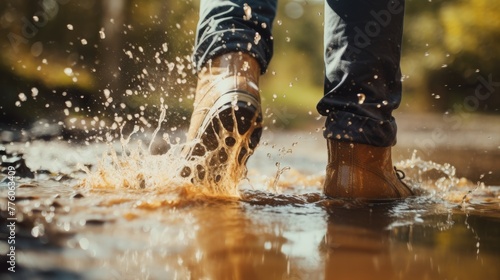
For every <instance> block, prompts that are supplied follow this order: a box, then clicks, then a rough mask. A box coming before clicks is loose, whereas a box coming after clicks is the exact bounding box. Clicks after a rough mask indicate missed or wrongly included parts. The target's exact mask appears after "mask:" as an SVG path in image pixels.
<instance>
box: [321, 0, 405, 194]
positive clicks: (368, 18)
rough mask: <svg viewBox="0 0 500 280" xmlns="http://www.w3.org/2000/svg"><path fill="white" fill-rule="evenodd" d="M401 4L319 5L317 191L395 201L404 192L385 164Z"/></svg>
mask: <svg viewBox="0 0 500 280" xmlns="http://www.w3.org/2000/svg"><path fill="white" fill-rule="evenodd" d="M403 15H404V0H373V1H366V0H327V1H326V5H325V88H324V91H325V95H324V97H323V98H322V99H321V100H320V102H319V103H318V106H317V109H318V111H319V112H320V114H322V115H324V116H326V117H327V118H326V124H325V128H326V129H325V132H324V136H325V138H326V139H327V141H328V149H329V160H328V161H329V163H328V166H327V174H326V180H325V193H326V194H327V195H329V196H333V197H348V198H374V199H376V198H397V197H405V196H408V195H410V194H411V191H410V190H409V189H408V188H407V187H406V186H405V185H404V184H403V183H402V182H401V181H400V180H399V177H398V174H396V173H395V171H394V170H393V167H392V160H391V153H390V146H392V145H394V144H395V143H396V130H397V129H396V122H395V120H394V118H393V116H392V111H393V110H394V109H396V108H397V107H398V106H399V103H400V101H401V71H400V66H399V62H400V54H401V41H402V30H403Z"/></svg>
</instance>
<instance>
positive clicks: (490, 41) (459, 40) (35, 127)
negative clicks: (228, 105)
mask: <svg viewBox="0 0 500 280" xmlns="http://www.w3.org/2000/svg"><path fill="white" fill-rule="evenodd" d="M198 6H199V1H190V0H183V1H165V0H147V1H145V0H99V1H98V0H86V1H76V0H39V1H28V0H3V1H1V2H0V32H1V33H0V45H1V48H2V52H1V53H0V56H1V59H0V100H1V101H0V112H1V113H0V126H1V129H2V130H3V131H7V130H9V131H11V130H20V129H30V131H31V133H32V134H34V135H36V133H39V134H40V137H51V135H57V134H61V132H62V133H63V134H65V135H66V134H67V135H78V133H80V134H82V135H87V136H88V135H95V139H96V140H105V138H106V136H105V134H103V132H101V129H102V128H106V129H108V130H115V131H119V128H120V126H121V125H122V124H123V123H124V122H127V123H128V124H135V125H137V126H140V127H141V128H143V129H146V128H154V127H155V126H156V125H157V121H158V116H159V113H160V107H161V106H165V107H166V108H167V117H166V120H165V123H166V125H164V126H165V127H166V128H167V129H168V130H170V131H177V130H178V129H179V130H182V128H185V127H186V126H187V125H188V121H189V116H190V112H191V110H192V104H191V103H192V100H193V93H194V89H193V88H194V85H195V84H194V83H195V75H194V73H193V68H192V65H191V53H192V49H193V44H194V37H195V32H196V23H197V20H198ZM499 15H500V2H499V1H498V0H467V1H465V0H464V1H462V0H432V1H431V0H429V1H420V0H407V1H406V21H405V32H404V45H403V59H402V69H403V74H404V77H403V78H404V99H403V103H402V104H401V108H400V110H399V112H402V113H405V112H411V113H430V112H432V113H438V114H444V115H443V116H444V117H442V118H441V120H442V119H443V118H444V120H445V121H446V120H447V116H448V117H449V118H448V124H449V125H452V126H453V125H455V126H457V125H459V124H461V122H460V123H459V119H453V116H455V117H457V116H458V117H459V118H462V117H461V116H462V115H463V114H479V113H480V114H490V115H494V114H498V113H499V109H500V95H499V94H498V92H495V91H498V90H499V86H500V48H499V47H498V45H497V42H499V40H500V16H499ZM322 25H323V1H317V0H316V1H302V0H288V1H286V0H282V1H279V11H278V15H277V18H276V21H275V24H274V41H275V56H274V60H273V61H272V63H271V65H270V68H269V72H268V73H267V75H265V77H264V78H263V82H262V87H261V89H262V93H263V97H264V104H263V106H264V108H265V109H266V116H265V117H266V122H267V125H268V126H270V127H276V128H299V127H303V126H307V125H310V123H311V122H316V123H318V126H320V125H321V123H322V120H319V118H318V113H317V112H316V110H315V105H316V102H317V101H318V99H319V98H320V96H321V95H322V85H323V58H322V56H323V52H322V36H323V35H322V32H323V27H322ZM161 104H163V105H161ZM463 119H465V118H463ZM454 120H455V121H454ZM9 137H10V138H9ZM16 137H17V136H16V135H15V134H9V135H7V134H5V133H4V134H3V140H4V141H7V140H15V138H16ZM108 137H109V135H108Z"/></svg>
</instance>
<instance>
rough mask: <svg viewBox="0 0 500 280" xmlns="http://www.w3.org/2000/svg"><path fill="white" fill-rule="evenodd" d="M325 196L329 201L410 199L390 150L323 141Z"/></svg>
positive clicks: (402, 175)
mask: <svg viewBox="0 0 500 280" xmlns="http://www.w3.org/2000/svg"><path fill="white" fill-rule="evenodd" d="M327 145H328V165H327V166H326V177H325V184H324V192H325V195H327V196H329V197H332V198H351V199H354V198H356V199H367V200H391V199H398V198H405V197H408V196H411V195H413V192H412V191H411V190H410V188H409V187H408V186H407V185H406V184H405V183H403V182H402V181H401V179H403V178H404V173H402V171H398V170H396V168H395V167H393V165H392V158H391V147H375V146H371V145H365V144H359V143H350V142H340V141H335V140H330V139H328V140H327Z"/></svg>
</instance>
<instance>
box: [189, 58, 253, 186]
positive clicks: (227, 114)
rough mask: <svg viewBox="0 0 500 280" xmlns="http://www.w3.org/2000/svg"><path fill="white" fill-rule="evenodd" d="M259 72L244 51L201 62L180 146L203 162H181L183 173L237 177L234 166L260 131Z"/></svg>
mask: <svg viewBox="0 0 500 280" xmlns="http://www.w3.org/2000/svg"><path fill="white" fill-rule="evenodd" d="M259 77H260V66H259V64H258V62H257V60H256V59H255V58H253V57H252V56H250V55H249V54H246V53H228V54H224V55H221V56H218V57H216V58H214V59H212V60H211V61H209V62H207V63H206V65H205V67H204V68H203V69H202V71H200V73H199V74H198V84H197V89H196V95H195V100H194V111H193V114H192V116H191V123H190V127H189V130H188V133H187V140H188V143H191V145H188V146H187V147H186V149H184V151H183V153H184V156H186V158H187V159H188V160H193V161H195V159H196V158H203V159H204V160H205V162H204V164H197V165H196V166H194V167H193V166H191V167H189V166H188V167H185V168H184V169H183V170H182V172H181V175H182V176H183V177H187V176H191V175H192V176H193V178H194V179H195V181H196V180H198V181H203V180H206V181H208V182H209V183H218V182H219V181H221V180H222V179H223V176H224V175H226V176H227V177H238V174H234V172H240V170H239V169H241V166H244V165H245V163H246V161H247V160H248V157H249V156H250V155H251V154H252V153H253V151H254V149H255V148H256V146H257V144H258V143H259V141H260V136H261V133H262V112H261V105H260V95H259V88H258V82H259ZM193 169H195V170H196V171H194V173H196V174H193ZM236 169H238V170H236Z"/></svg>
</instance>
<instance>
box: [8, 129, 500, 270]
mask: <svg viewBox="0 0 500 280" xmlns="http://www.w3.org/2000/svg"><path fill="white" fill-rule="evenodd" d="M266 137H267V138H266ZM264 138H265V139H263V141H262V144H261V146H260V147H259V149H258V150H257V152H256V153H255V155H254V156H253V157H252V158H251V160H250V161H249V170H248V174H247V179H245V180H243V181H242V183H241V185H240V193H239V195H230V196H221V195H219V196H207V195H206V194H203V192H201V191H200V192H197V190H196V188H194V189H193V188H192V187H189V186H184V185H182V183H180V182H179V181H176V180H170V181H168V178H171V177H172V176H171V175H169V174H163V175H160V174H158V178H164V180H166V181H164V182H167V183H165V184H163V186H162V187H151V186H152V185H154V184H158V182H157V181H154V182H153V181H148V179H147V178H148V177H147V176H145V178H146V179H145V183H144V185H142V186H141V185H140V184H139V187H135V186H134V185H133V184H129V185H127V186H125V185H122V186H120V184H116V182H115V181H109V182H102V184H101V185H99V187H95V184H94V185H93V186H89V185H86V184H82V180H87V182H88V180H89V175H88V174H86V173H85V172H83V171H81V170H82V169H86V168H89V169H90V170H91V172H94V173H91V174H94V175H95V174H96V173H95V172H97V171H98V170H99V167H98V164H99V163H98V162H99V159H101V158H102V157H103V156H102V154H103V153H104V154H107V151H109V147H107V146H106V145H97V144H95V145H90V146H83V145H82V146H79V145H69V144H66V143H61V142H55V141H54V142H32V143H31V144H29V145H25V144H12V145H7V146H6V149H7V151H8V152H13V151H22V152H23V153H24V156H23V158H25V159H26V164H27V166H28V167H30V169H32V170H38V171H39V172H38V173H37V174H36V175H35V178H34V179H29V178H18V179H16V180H17V183H18V188H17V190H16V217H17V219H18V220H17V221H18V223H17V228H16V245H17V246H16V257H17V258H16V273H10V272H8V271H7V267H5V263H6V260H5V255H6V254H7V250H8V248H7V246H6V243H5V237H6V236H7V234H8V233H7V230H6V228H5V227H2V228H1V229H0V230H1V235H2V241H1V243H0V251H1V258H2V259H1V261H2V266H1V267H2V271H1V273H2V275H1V278H2V279H500V267H499V266H498V264H499V263H500V187H498V186H485V185H484V184H481V183H478V182H471V181H469V180H467V179H465V178H457V177H456V175H455V173H456V172H455V170H454V168H453V167H452V166H448V165H445V164H443V163H432V162H428V161H423V160H420V159H419V157H418V154H417V155H414V156H413V157H408V158H407V159H405V161H402V162H400V163H398V166H399V167H400V168H402V169H403V170H405V172H406V173H407V179H408V182H409V183H411V184H412V185H413V186H414V187H415V188H416V189H417V190H418V191H419V193H420V195H419V196H418V197H414V198H408V199H406V200H404V201H398V202H392V203H386V204H369V203H366V202H361V201H342V200H332V199H326V198H325V197H323V196H322V195H321V181H322V179H323V176H322V171H323V169H324V165H325V161H326V156H325V155H324V148H323V144H324V143H323V140H322V139H321V136H320V135H319V134H318V133H293V134H268V135H267V136H264ZM115 148H116V150H118V151H119V150H120V147H115ZM464 156H466V154H464ZM106 157H109V156H105V158H106ZM117 157H118V158H120V157H122V156H121V155H120V153H118V154H117ZM158 160H160V159H158V158H156V159H155V160H153V161H151V162H150V163H156V164H157V166H158V165H161V162H160V161H158ZM77 164H79V165H77ZM82 166H86V168H85V167H83V168H82ZM138 166H139V165H134V163H130V164H129V165H128V167H127V168H129V169H126V171H127V172H123V174H118V173H117V174H115V175H116V176H115V179H116V178H125V177H126V176H125V175H130V174H135V173H134V172H132V171H131V169H130V168H132V169H134V168H139V167H138ZM140 166H141V168H143V167H144V164H142V165H140ZM120 168H121V167H119V168H118V169H117V170H121V169H120ZM147 169H148V170H150V171H151V170H153V171H154V170H155V166H154V164H151V165H148V166H147ZM96 170H97V171H96ZM107 170H108V171H109V170H110V169H107ZM101 171H102V170H101ZM154 172H158V171H154ZM141 174H147V172H143V173H141ZM0 176H2V177H1V178H0V179H1V180H2V183H1V186H0V189H1V198H0V203H1V204H0V206H1V211H2V219H3V220H6V218H7V217H8V212H7V200H6V196H7V183H6V182H7V178H6V176H4V175H0ZM106 176H109V174H106ZM124 176H125V177H124ZM135 177H137V176H135ZM93 178H99V177H93ZM106 178H109V177H106ZM126 178H128V177H126ZM132 181H133V180H132ZM132 181H129V182H132ZM119 182H123V181H119ZM106 186H108V187H106ZM110 186H112V187H110Z"/></svg>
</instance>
